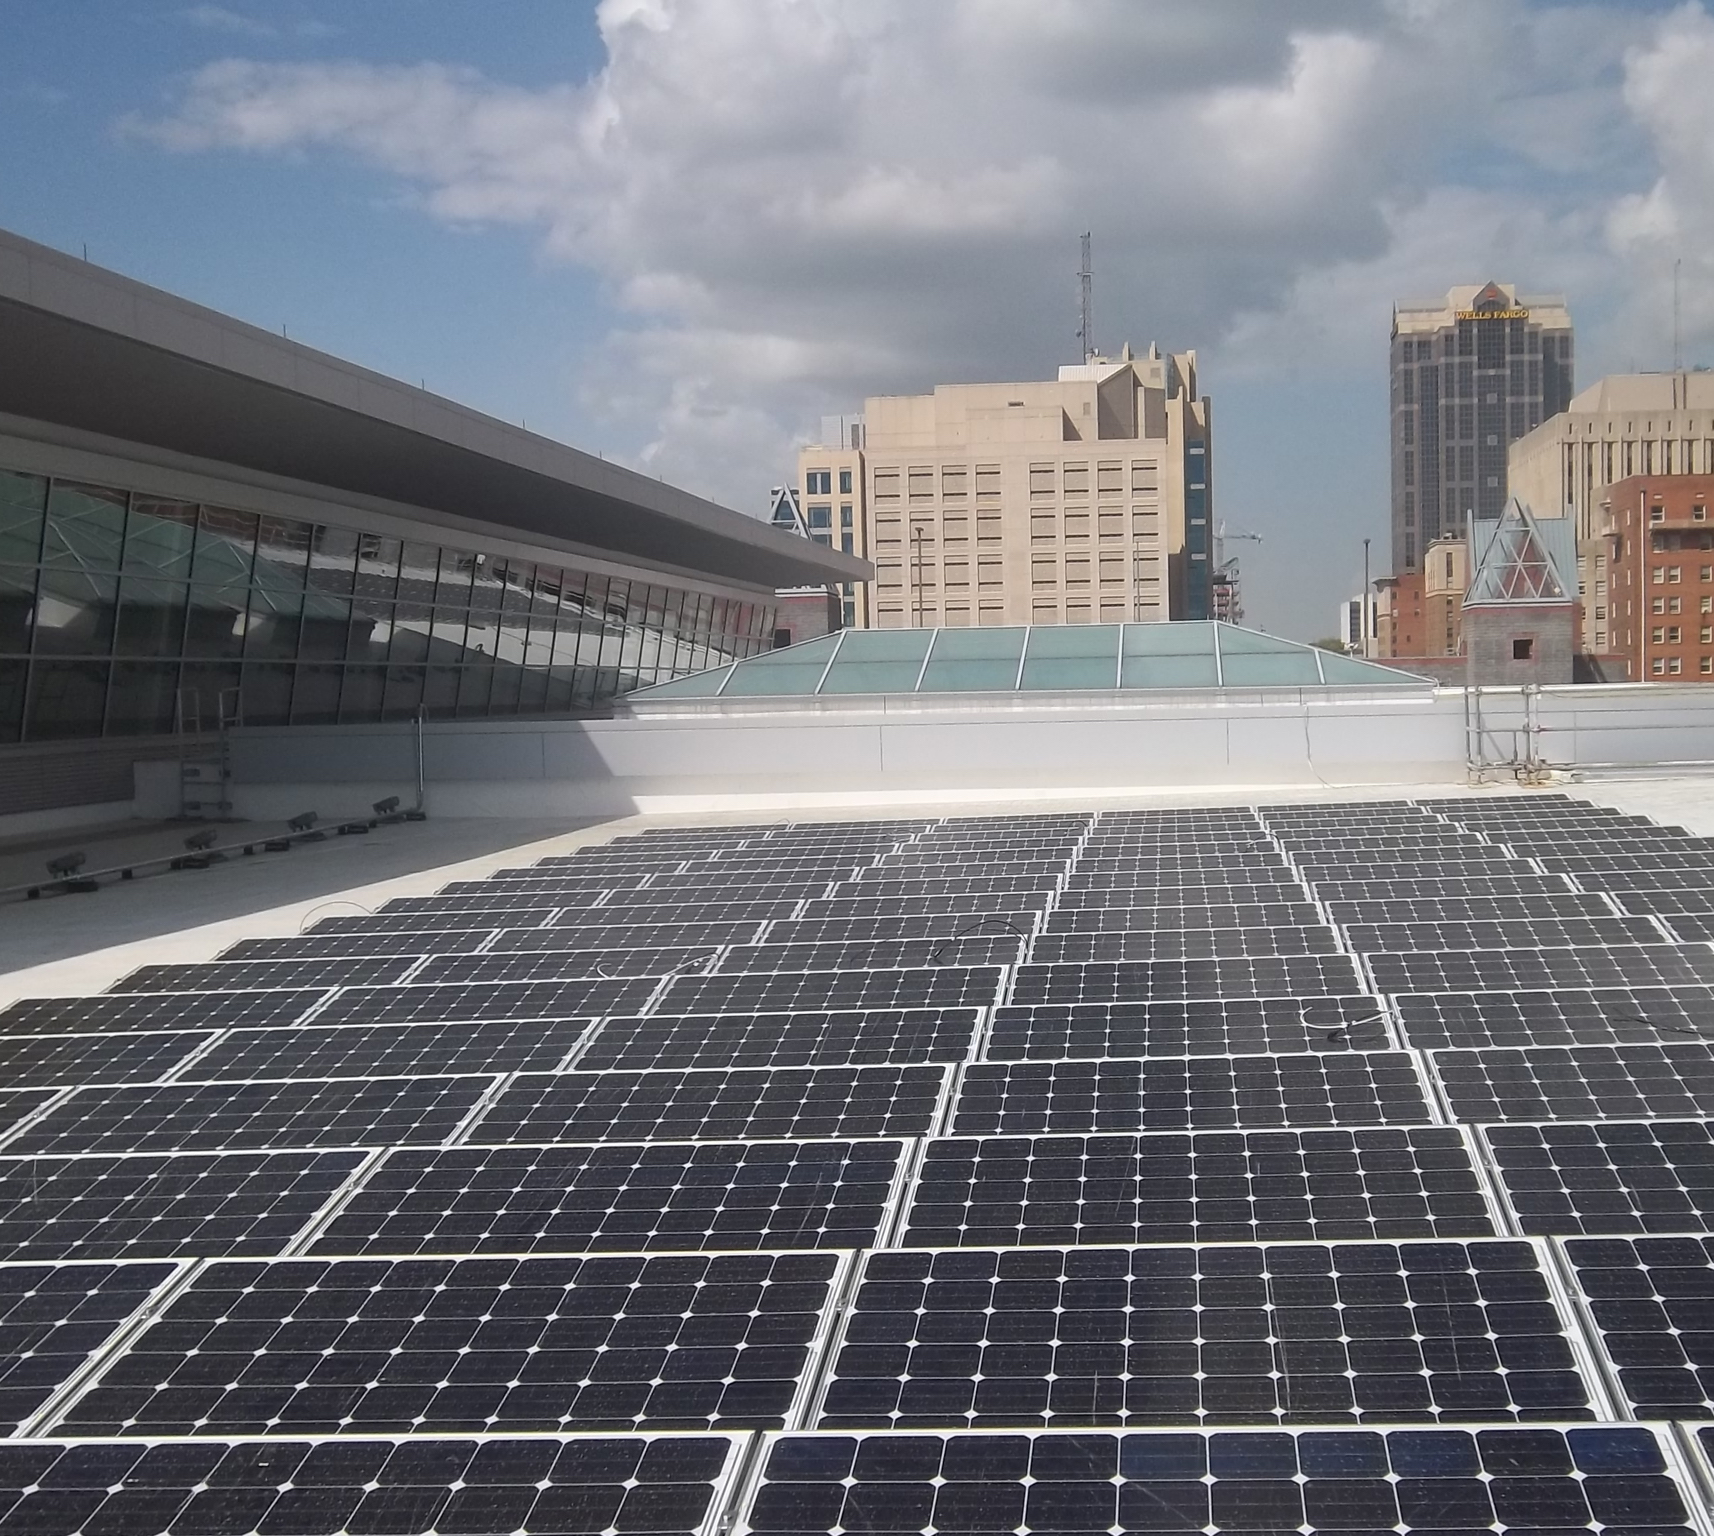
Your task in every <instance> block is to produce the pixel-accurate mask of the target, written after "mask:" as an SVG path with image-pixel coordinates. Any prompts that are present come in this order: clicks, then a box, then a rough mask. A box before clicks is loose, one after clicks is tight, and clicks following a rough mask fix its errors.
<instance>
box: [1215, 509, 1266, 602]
mask: <svg viewBox="0 0 1714 1536" xmlns="http://www.w3.org/2000/svg"><path fill="white" fill-rule="evenodd" d="M1228 539H1230V540H1232V541H1233V542H1234V543H1239V542H1243V541H1247V542H1249V543H1251V544H1260V543H1261V542H1262V536H1261V534H1259V533H1248V532H1245V531H1244V530H1243V529H1241V528H1229V527H1227V526H1226V521H1225V519H1224V518H1222V519H1221V520H1220V521H1219V522H1218V523H1216V524H1215V525H1214V574H1213V579H1212V581H1211V582H1210V586H1211V587H1212V588H1213V590H1212V592H1211V594H1210V597H1211V599H1212V603H1211V608H1212V616H1213V617H1214V618H1217V619H1225V620H1226V621H1227V622H1228V623H1230V624H1241V623H1243V621H1244V602H1243V596H1242V589H1241V588H1240V586H1239V582H1238V557H1237V556H1236V555H1233V556H1232V558H1231V559H1230V560H1228V559H1227V558H1226V541H1227V540H1228Z"/></svg>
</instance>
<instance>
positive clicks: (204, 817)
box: [173, 688, 244, 821]
mask: <svg viewBox="0 0 1714 1536" xmlns="http://www.w3.org/2000/svg"><path fill="white" fill-rule="evenodd" d="M209 703H212V706H213V707H212V709H210V708H208V707H207V706H208V704H209ZM243 723H244V717H243V710H242V705H241V703H240V699H239V691H238V689H236V688H221V689H211V690H208V691H207V692H206V693H205V692H204V691H203V690H201V689H197V688H181V689H179V691H178V696H177V701H176V708H175V711H174V719H173V735H174V738H175V740H176V741H177V743H178V760H179V817H180V819H181V820H185V821H231V820H232V819H233V817H232V745H231V741H230V739H229V738H228V736H227V732H228V730H230V729H231V728H232V727H233V726H239V725H242V724H243Z"/></svg>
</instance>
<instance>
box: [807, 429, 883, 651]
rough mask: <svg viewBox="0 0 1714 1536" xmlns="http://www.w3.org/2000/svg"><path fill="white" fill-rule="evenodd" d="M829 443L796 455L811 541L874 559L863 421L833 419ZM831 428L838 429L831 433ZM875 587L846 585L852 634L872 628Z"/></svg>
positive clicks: (847, 619)
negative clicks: (870, 551)
mask: <svg viewBox="0 0 1714 1536" xmlns="http://www.w3.org/2000/svg"><path fill="white" fill-rule="evenodd" d="M822 425H823V432H822V437H823V438H824V439H827V438H832V439H833V446H827V445H826V443H825V442H824V443H822V444H811V445H809V446H807V447H804V448H800V449H799V450H798V456H797V490H798V505H799V506H800V507H802V508H803V516H804V522H805V523H806V524H807V525H808V527H809V536H810V537H811V538H812V539H815V540H816V541H817V542H819V543H822V544H827V545H829V546H831V547H832V548H834V549H838V550H843V551H844V552H845V553H846V554H848V555H858V556H860V557H861V558H863V559H865V560H867V559H870V558H872V557H871V556H870V554H869V516H868V510H867V507H868V479H867V474H866V472H865V469H864V457H863V446H862V445H863V422H862V418H861V417H858V418H856V419H853V418H851V417H833V418H831V419H830V420H829V421H827V422H824V423H823V424H822ZM828 428H832V429H833V430H831V431H829V430H827V429H828ZM873 599H874V584H873V583H872V582H867V581H860V582H845V583H843V584H842V585H841V587H840V602H841V607H842V610H843V617H844V623H845V627H846V628H847V629H871V628H873V627H874V622H873V619H872V618H871V616H870V605H871V603H872V602H873Z"/></svg>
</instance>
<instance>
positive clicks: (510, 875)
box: [435, 869, 653, 897]
mask: <svg viewBox="0 0 1714 1536" xmlns="http://www.w3.org/2000/svg"><path fill="white" fill-rule="evenodd" d="M651 878H653V877H652V876H651V875H649V874H646V873H643V874H631V875H622V874H617V873H599V874H588V875H571V874H566V873H564V872H561V871H555V870H540V871H531V870H513V871H510V872H508V871H506V870H503V869H502V870H496V871H495V872H494V873H493V874H491V875H489V876H488V877H487V879H485V880H454V881H452V882H451V883H450V884H447V885H443V886H442V887H441V888H440V889H439V891H437V892H436V893H435V894H436V895H438V896H492V895H506V896H512V895H523V896H530V895H540V896H554V895H559V894H564V895H566V896H567V897H575V896H599V895H600V894H601V893H602V892H603V891H621V890H635V889H637V887H639V886H641V885H643V884H644V883H645V882H646V881H648V880H650V879H651Z"/></svg>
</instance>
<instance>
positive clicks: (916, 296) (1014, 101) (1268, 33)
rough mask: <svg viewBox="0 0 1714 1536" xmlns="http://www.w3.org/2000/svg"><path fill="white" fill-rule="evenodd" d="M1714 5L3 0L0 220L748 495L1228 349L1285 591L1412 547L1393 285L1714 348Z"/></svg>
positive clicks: (1311, 592)
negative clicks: (1070, 372) (817, 445)
mask: <svg viewBox="0 0 1714 1536" xmlns="http://www.w3.org/2000/svg"><path fill="white" fill-rule="evenodd" d="M1709 78H1714V21H1711V20H1710V18H1709V17H1708V15H1707V14H1706V13H1705V11H1704V8H1703V6H1702V5H1701V4H1699V3H1692V4H1688V5H1678V6H1674V5H1669V4H1652V3H1642V0H1630V3H1624V0H1605V3H1603V0H1589V3H1583V4H1569V3H1568V4H1560V3H1552V0H1535V3H1532V0H943V3H939V4H935V5H927V6H925V5H923V4H921V3H920V0H744V3H743V4H741V5H738V4H734V3H733V0H605V3H604V4H603V5H602V6H601V7H599V8H598V7H597V6H595V5H594V4H587V3H583V0H557V3H548V0H487V3H477V0H362V3H360V4H357V5H352V4H346V5H341V6H334V5H332V4H328V3H323V0H303V3H290V4H274V3H254V4H248V5H240V4H233V5H230V6H217V5H212V4H200V5H199V4H190V5H180V4H171V3H157V0H129V3H117V0H81V3H79V4H77V5H72V6H67V5H64V4H57V3H49V0H10V3H9V4H8V5H7V7H6V25H5V34H4V39H3V44H0V225H3V226H4V227H6V228H9V229H12V230H15V231H17V232H18V233H21V234H24V235H27V236H29V237H31V238H34V239H37V240H41V241H44V242H45V243H47V244H50V245H53V246H57V247H59V248H61V249H64V250H68V251H72V252H79V251H81V250H82V249H83V248H84V247H85V246H87V248H88V253H89V256H90V258H91V259H92V260H94V261H98V262H100V263H102V264H104V265H108V266H112V267H114V268H117V269H118V270H120V271H123V272H126V273H128V274H130V275H132V276H134V277H137V278H140V279H142V280H144V281H146V282H151V283H156V284H159V285H160V286H162V287H164V288H168V289H170V290H172V291H174V292H176V293H180V294H183V295H185V296H186V297H189V298H192V299H195V300H198V301H200V302H202V303H206V304H210V305H213V306H214V307H216V308H219V309H222V310H225V311H227V312H229V313H232V314H235V315H239V316H241V317H243V318H244V319H247V320H250V321H253V322H254V323H256V324H259V325H264V326H268V327H270V328H278V327H280V326H284V327H285V328H286V330H287V332H288V333H289V334H290V335H291V336H293V337H294V338H296V339H299V340H302V341H305V342H308V343H310V344H312V345H315V346H319V347H324V348H326V349H327V350H329V351H331V352H334V353H337V354H339V355H342V356H345V357H349V358H352V359H354V360H356V361H359V362H362V363H364V364H367V365H369V366H371V367H375V368H378V369H381V370H383V371H385V372H388V373H391V374H395V375H397V376H399V377H403V378H407V379H420V380H423V381H425V382H426V383H427V385H428V386H429V387H430V388H431V389H435V390H438V391H440V392H442V393H445V394H447V395H450V396H452V397H453V398H456V399H459V400H462V401H465V402H467V403H469V404H471V405H473V406H476V407H478V408H480V409H484V410H487V411H491V412H493V413H494V414H496V415H499V416H502V417H506V418H509V419H513V420H525V421H527V422H528V423H529V425H530V426H531V427H532V428H535V429H537V430H541V431H544V432H547V433H550V434H552V435H555V436H559V437H563V438H565V439H567V440H569V441H572V442H575V443H578V444H579V445H580V446H584V447H588V448H591V449H600V450H602V451H604V452H606V453H608V454H609V455H610V456H616V457H621V458H624V459H626V460H627V461H629V462H632V463H636V464H638V465H639V466H641V467H644V468H647V469H649V470H650V471H651V472H655V473H660V474H662V475H664V476H665V477H666V478H668V479H671V480H675V481H677V482H679V483H682V484H685V485H687V486H689V487H691V488H692V489H696V490H700V491H703V492H705V493H708V494H712V495H715V496H717V497H719V498H720V499H722V500H725V501H727V502H728V503H730V504H732V505H738V506H743V507H745V508H746V509H748V510H753V511H757V512H758V513H759V512H760V511H761V510H762V509H763V507H764V505H765V502H766V491H767V488H768V486H769V485H770V484H771V483H774V482H776V481H778V480H780V479H781V478H783V477H784V476H785V475H786V474H787V473H788V472H789V469H790V466H791V463H792V445H793V443H794V441H796V440H799V439H801V438H802V437H803V436H804V435H805V434H807V433H809V432H812V431H813V430H814V427H815V424H816V422H817V420H818V418H819V416H820V415H821V414H822V413H823V412H830V411H837V410H849V409H851V408H853V407H854V406H855V405H856V404H857V403H858V402H860V401H861V398H862V397H863V395H864V394H867V393H882V392H904V391H911V390H916V389H919V388H924V387H927V386H929V385H931V384H933V383H935V382H937V381H952V380H959V379H977V378H1005V377H1029V376H1040V375H1042V374H1044V373H1045V372H1047V371H1049V370H1051V369H1052V368H1053V367H1054V366H1056V365H1057V364H1058V363H1060V362H1065V361H1072V360H1075V351H1076V341H1075V338H1074V334H1073V333H1074V330H1075V326H1076V315H1075V292H1074V280H1073V275H1072V274H1073V271H1074V268H1075V265H1076V260H1077V236H1078V234H1079V233H1080V232H1081V231H1082V230H1083V229H1085V228H1088V229H1092V230H1093V231H1094V235H1095V246H1096V269H1097V279H1096V335H1097V339H1098V340H1099V341H1100V342H1102V343H1103V344H1104V345H1106V346H1108V347H1110V348H1116V347H1117V345H1118V344H1119V342H1121V341H1124V340H1130V341H1131V342H1133V343H1134V344H1137V345H1139V346H1140V345H1143V344H1146V343H1147V342H1148V341H1149V340H1151V339H1155V340H1159V341H1160V342H1161V343H1162V344H1163V345H1166V346H1169V347H1172V348H1174V349H1179V348H1185V347H1195V348H1196V349H1197V350H1198V352H1199V354H1200V356H1201V359H1202V369H1203V385H1204V388H1205V389H1207V390H1208V391H1209V392H1210V393H1211V394H1212V395H1213V397H1214V400H1215V411H1216V422H1217V437H1216V454H1215V465H1216V495H1217V511H1218V512H1219V514H1221V515H1223V516H1224V517H1226V518H1227V519H1228V520H1229V521H1230V522H1231V524H1232V525H1233V526H1234V527H1242V528H1246V529H1251V530H1254V531H1257V532H1260V533H1261V534H1262V535H1263V536H1264V539H1265V541H1266V542H1265V543H1264V544H1263V545H1262V546H1261V547H1260V549H1255V548H1253V547H1251V546H1243V558H1244V564H1245V571H1246V590H1247V594H1248V605H1249V610H1250V617H1251V619H1252V621H1256V622H1260V623H1262V624H1264V625H1266V626H1268V627H1270V628H1274V629H1278V630H1280V631H1281V632H1284V633H1289V634H1295V635H1298V636H1301V637H1304V638H1308V637H1311V636H1314V635H1317V634H1321V633H1324V632H1326V630H1327V629H1328V628H1329V627H1330V625H1331V616H1332V610H1333V607H1334V604H1335V602H1336V601H1337V599H1338V598H1339V597H1340V596H1341V595H1342V594H1343V593H1345V592H1347V591H1350V590H1354V588H1355V585H1356V582H1357V580H1358V578H1359V575H1360V572H1361V558H1362V546H1361V541H1362V538H1363V537H1364V536H1365V535H1366V534H1367V535H1369V536H1371V537H1373V538H1374V539H1375V541H1376V542H1375V549H1376V567H1377V569H1380V568H1381V567H1382V566H1383V564H1384V561H1385V548H1386V512H1385V507H1386V497H1387V466H1386V378H1385V344H1386V329H1387V316H1388V305H1389V303H1390V302H1391V301H1392V300H1393V299H1396V298H1402V297H1416V296H1421V295H1425V294H1433V293H1435V292H1437V291H1441V290H1444V288H1446V287H1447V286H1449V285H1450V284H1452V283H1455V282H1466V281H1468V282H1475V281H1481V280H1484V279H1486V278H1489V277H1496V278H1500V279H1502V280H1513V281H1516V282H1518V283H1520V284H1521V285H1522V286H1524V287H1525V288H1526V289H1529V290H1536V291H1543V290H1546V291H1552V290H1563V291H1565V292H1567V293H1568V294H1569V295H1570V298H1571V302H1572V306H1573V313H1574V316H1575V318H1576V320H1577V322H1578V326H1579V379H1580V382H1589V381H1590V380H1592V379H1594V378H1595V377H1598V376H1599V374H1600V373H1602V372H1605V371H1609V370H1613V369H1619V368H1625V367H1628V366H1632V365H1635V366H1640V367H1651V366H1661V365H1663V364H1664V363H1665V362H1666V361H1667V360H1668V357H1669V355H1670V318H1669V316H1670V298H1669V292H1670V271H1671V265H1672V261H1673V260H1674V259H1676V258H1678V257H1682V258H1683V259H1684V261H1685V268H1684V272H1685V303H1684V313H1685V333H1686V338H1687V350H1688V351H1689V353H1690V356H1691V360H1692V361H1699V360H1701V359H1702V358H1703V357H1704V356H1706V357H1707V359H1708V360H1709V361H1714V346H1710V345H1708V343H1709V342H1711V341H1714V105H1711V104H1709V101H1708V98H1709V96H1710V93H1709V92H1708V91H1707V88H1706V81H1707V80H1708V79H1709Z"/></svg>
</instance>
